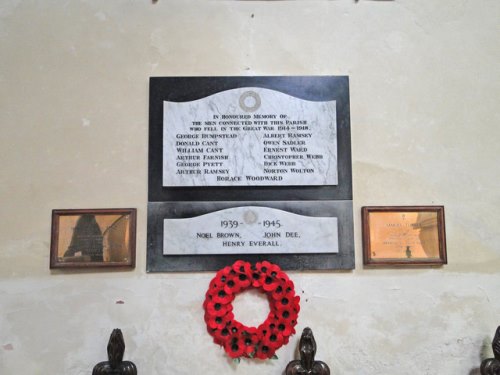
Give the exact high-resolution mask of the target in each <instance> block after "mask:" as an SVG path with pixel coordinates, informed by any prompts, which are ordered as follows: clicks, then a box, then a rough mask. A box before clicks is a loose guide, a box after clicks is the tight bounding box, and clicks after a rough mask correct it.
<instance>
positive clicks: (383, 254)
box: [361, 206, 447, 266]
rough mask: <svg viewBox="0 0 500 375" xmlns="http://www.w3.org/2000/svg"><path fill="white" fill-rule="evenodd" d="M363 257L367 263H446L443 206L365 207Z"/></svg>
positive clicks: (416, 264) (363, 211) (399, 264)
mask: <svg viewBox="0 0 500 375" xmlns="http://www.w3.org/2000/svg"><path fill="white" fill-rule="evenodd" d="M361 213H362V223H363V261H364V264H365V265H368V266H392V265H394V266H423V265H443V264H446V263H447V259H446V234H445V225H444V207H443V206H393V207H362V209H361Z"/></svg>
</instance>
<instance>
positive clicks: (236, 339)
mask: <svg viewBox="0 0 500 375" xmlns="http://www.w3.org/2000/svg"><path fill="white" fill-rule="evenodd" d="M224 349H225V350H226V353H227V354H228V355H229V356H230V357H231V358H238V357H241V356H242V355H243V353H245V344H244V342H243V340H242V339H241V337H240V336H238V335H233V336H230V337H229V339H228V340H227V341H226V343H225V345H224Z"/></svg>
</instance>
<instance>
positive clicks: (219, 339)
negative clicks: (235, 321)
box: [212, 327, 231, 345]
mask: <svg viewBox="0 0 500 375" xmlns="http://www.w3.org/2000/svg"><path fill="white" fill-rule="evenodd" d="M212 336H213V338H214V341H215V342H216V343H217V344H219V345H224V343H225V342H226V341H227V340H228V339H229V338H230V337H231V331H230V330H229V329H228V328H227V327H224V328H222V329H216V330H214V331H212Z"/></svg>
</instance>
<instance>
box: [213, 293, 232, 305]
mask: <svg viewBox="0 0 500 375" xmlns="http://www.w3.org/2000/svg"><path fill="white" fill-rule="evenodd" d="M233 300H234V294H228V293H227V292H226V291H225V290H224V289H220V290H217V291H216V292H215V293H214V295H213V296H212V301H214V302H219V303H221V304H223V305H227V304H228V303H231V302H233Z"/></svg>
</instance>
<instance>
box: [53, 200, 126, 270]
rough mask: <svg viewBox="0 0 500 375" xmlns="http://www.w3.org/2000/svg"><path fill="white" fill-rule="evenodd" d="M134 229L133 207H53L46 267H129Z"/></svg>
mask: <svg viewBox="0 0 500 375" xmlns="http://www.w3.org/2000/svg"><path fill="white" fill-rule="evenodd" d="M135 230H136V209H135V208H119V209H75V210H53V211H52V236H51V245H50V268H77V267H80V268H81V267H85V268H88V267H129V268H133V267H135Z"/></svg>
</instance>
